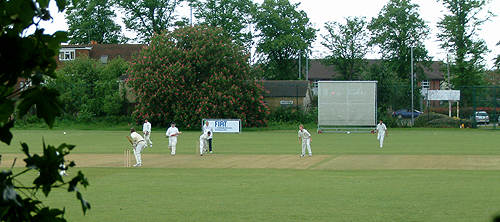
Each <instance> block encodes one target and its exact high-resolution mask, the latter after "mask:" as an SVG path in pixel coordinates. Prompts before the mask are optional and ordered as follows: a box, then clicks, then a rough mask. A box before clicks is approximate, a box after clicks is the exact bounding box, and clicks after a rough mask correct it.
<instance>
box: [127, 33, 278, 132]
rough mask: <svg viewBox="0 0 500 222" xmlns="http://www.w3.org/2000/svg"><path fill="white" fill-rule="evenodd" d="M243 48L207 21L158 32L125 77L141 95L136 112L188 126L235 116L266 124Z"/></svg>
mask: <svg viewBox="0 0 500 222" xmlns="http://www.w3.org/2000/svg"><path fill="white" fill-rule="evenodd" d="M247 61H248V56H247V55H246V54H245V53H244V52H243V50H242V48H240V47H239V46H237V45H235V44H233V43H232V42H231V40H230V39H229V38H227V37H225V36H224V35H223V32H222V30H220V29H218V28H212V27H208V26H194V27H184V28H179V29H177V30H175V31H173V32H166V33H162V34H158V35H156V36H154V37H153V38H152V40H151V43H150V45H149V46H147V47H145V48H144V49H142V50H141V52H140V53H139V54H138V55H137V56H136V58H135V59H134V60H133V61H132V63H131V66H130V69H129V70H128V75H129V78H128V80H127V83H128V84H129V86H130V87H131V88H132V90H133V92H134V93H135V94H136V96H137V105H136V107H135V111H134V117H135V118H136V120H137V121H142V120H143V119H149V120H151V121H153V122H155V123H158V124H162V125H168V123H169V122H171V121H175V122H176V123H177V124H178V125H181V126H183V127H186V128H193V127H198V126H199V125H200V121H201V119H203V118H237V119H241V121H242V124H243V125H244V126H265V125H266V124H267V120H266V116H267V115H268V114H269V110H268V108H267V106H266V105H265V104H264V101H263V99H264V98H263V96H262V93H263V87H262V85H261V84H260V83H259V82H258V81H256V80H255V78H254V77H253V74H252V72H251V69H250V66H249V64H248V62H247Z"/></svg>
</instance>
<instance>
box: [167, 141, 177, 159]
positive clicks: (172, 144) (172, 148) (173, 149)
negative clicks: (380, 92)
mask: <svg viewBox="0 0 500 222" xmlns="http://www.w3.org/2000/svg"><path fill="white" fill-rule="evenodd" d="M176 146H177V136H171V137H169V138H168V147H170V149H171V150H172V151H171V152H170V154H171V155H175V147H176Z"/></svg>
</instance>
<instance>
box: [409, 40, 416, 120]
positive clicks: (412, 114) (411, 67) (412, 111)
mask: <svg viewBox="0 0 500 222" xmlns="http://www.w3.org/2000/svg"><path fill="white" fill-rule="evenodd" d="M410 54H411V66H410V70H411V127H413V123H414V121H415V113H414V112H415V109H414V108H413V46H411V48H410Z"/></svg>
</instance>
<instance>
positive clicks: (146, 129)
mask: <svg viewBox="0 0 500 222" xmlns="http://www.w3.org/2000/svg"><path fill="white" fill-rule="evenodd" d="M142 133H143V134H144V140H145V141H146V147H147V146H148V145H149V147H151V148H152V147H153V141H151V123H150V122H148V120H147V119H146V120H144V124H142Z"/></svg>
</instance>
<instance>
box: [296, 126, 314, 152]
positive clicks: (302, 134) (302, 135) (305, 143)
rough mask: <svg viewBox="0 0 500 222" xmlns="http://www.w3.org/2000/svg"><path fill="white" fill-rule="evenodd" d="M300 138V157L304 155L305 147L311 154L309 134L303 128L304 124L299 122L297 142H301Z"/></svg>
mask: <svg viewBox="0 0 500 222" xmlns="http://www.w3.org/2000/svg"><path fill="white" fill-rule="evenodd" d="M301 140H302V154H301V155H300V157H303V156H304V155H306V148H307V151H308V152H309V156H312V152H311V141H312V139H311V134H310V133H309V132H308V131H307V130H306V129H304V126H303V125H302V124H300V126H299V143H300V142H301Z"/></svg>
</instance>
